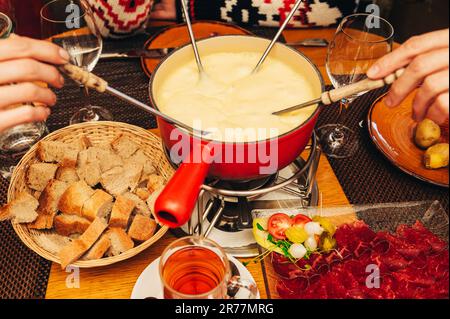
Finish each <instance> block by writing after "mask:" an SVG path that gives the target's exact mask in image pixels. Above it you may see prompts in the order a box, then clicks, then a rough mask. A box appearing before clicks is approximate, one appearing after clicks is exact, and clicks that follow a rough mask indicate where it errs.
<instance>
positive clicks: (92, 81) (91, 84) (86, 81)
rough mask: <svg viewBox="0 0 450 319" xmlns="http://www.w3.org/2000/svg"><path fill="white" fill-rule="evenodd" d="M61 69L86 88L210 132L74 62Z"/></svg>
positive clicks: (196, 131)
mask: <svg viewBox="0 0 450 319" xmlns="http://www.w3.org/2000/svg"><path fill="white" fill-rule="evenodd" d="M59 70H60V71H61V72H63V73H65V74H67V75H68V76H69V77H70V78H71V79H72V80H74V81H75V82H77V83H78V84H82V85H84V86H85V87H86V88H90V89H94V90H96V91H98V92H100V93H109V94H111V95H113V96H115V97H118V98H119V99H121V100H124V101H126V102H129V103H131V104H133V105H134V106H137V107H138V108H140V109H141V110H143V111H145V112H148V113H151V114H153V115H155V116H158V117H160V118H162V119H164V120H165V121H166V122H168V123H170V124H174V125H177V126H179V127H182V128H184V129H186V130H188V131H189V132H195V133H199V134H200V135H202V136H204V135H208V134H210V132H207V131H201V130H195V129H193V128H191V127H190V126H189V125H186V124H184V123H182V122H180V121H178V120H176V119H174V118H172V117H171V116H169V115H166V114H164V113H161V112H160V111H158V110H156V109H154V108H153V107H151V106H149V105H147V104H144V103H142V102H141V101H138V100H136V99H135V98H133V97H131V96H129V95H127V94H125V93H123V92H120V91H118V90H116V89H114V88H112V87H110V86H109V85H108V82H106V81H105V80H104V79H102V78H101V77H99V76H97V75H95V74H93V73H91V72H88V71H85V70H83V69H82V68H79V67H77V66H75V65H73V64H70V63H68V64H65V65H61V66H59Z"/></svg>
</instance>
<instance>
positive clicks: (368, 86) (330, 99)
mask: <svg viewBox="0 0 450 319" xmlns="http://www.w3.org/2000/svg"><path fill="white" fill-rule="evenodd" d="M403 72H405V69H404V68H402V69H399V70H397V71H395V72H394V73H392V74H390V75H388V76H387V77H385V78H384V79H381V80H371V79H364V80H362V81H359V82H356V83H353V84H350V85H347V86H343V87H341V88H338V89H334V90H331V91H327V92H324V93H322V96H321V97H320V98H318V99H315V100H311V101H309V102H306V103H302V104H299V105H295V106H292V107H289V108H287V109H284V110H280V111H277V112H274V113H272V114H273V115H283V114H285V113H289V112H292V111H296V110H300V109H303V108H305V107H308V106H311V105H315V104H319V103H322V104H323V105H330V104H332V103H335V102H338V101H341V100H342V99H345V98H347V97H350V96H353V95H356V94H359V93H362V92H367V91H372V90H376V89H380V88H382V87H384V86H385V85H390V84H392V83H394V81H395V80H397V79H398V78H399V77H400V76H401V75H402V74H403Z"/></svg>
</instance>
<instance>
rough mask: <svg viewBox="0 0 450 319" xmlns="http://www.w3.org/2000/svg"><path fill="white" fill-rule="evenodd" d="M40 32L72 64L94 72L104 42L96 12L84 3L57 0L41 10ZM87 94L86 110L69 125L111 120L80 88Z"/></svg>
mask: <svg viewBox="0 0 450 319" xmlns="http://www.w3.org/2000/svg"><path fill="white" fill-rule="evenodd" d="M41 29H42V30H41V31H42V36H43V38H45V39H48V40H51V41H53V42H54V43H56V44H58V45H59V46H61V47H63V48H64V49H66V50H67V52H68V53H69V55H70V57H71V63H73V64H74V65H76V66H79V67H81V68H83V69H85V70H87V71H89V72H91V71H92V70H93V69H94V67H95V65H96V64H97V62H98V60H99V58H100V54H101V52H102V47H103V41H102V38H101V35H100V32H99V31H98V28H97V26H96V25H95V23H94V18H93V13H92V11H91V9H90V7H89V4H88V3H87V2H86V1H85V0H54V1H51V2H49V3H47V4H46V5H45V6H44V7H42V9H41ZM80 88H81V90H82V92H83V95H84V100H85V101H84V107H83V108H81V109H80V110H79V111H78V112H76V113H75V114H74V115H73V116H72V118H71V119H70V124H76V123H83V122H92V121H111V120H112V119H113V117H112V114H111V113H110V112H109V111H108V110H107V109H105V108H103V107H101V106H93V105H92V104H91V103H90V98H89V91H88V89H87V88H86V87H84V86H80Z"/></svg>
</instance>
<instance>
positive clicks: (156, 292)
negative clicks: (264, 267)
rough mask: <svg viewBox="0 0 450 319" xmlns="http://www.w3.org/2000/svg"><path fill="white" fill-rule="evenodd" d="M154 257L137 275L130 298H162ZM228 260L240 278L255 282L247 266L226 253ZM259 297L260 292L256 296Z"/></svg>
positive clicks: (157, 267) (159, 278) (157, 265)
mask: <svg viewBox="0 0 450 319" xmlns="http://www.w3.org/2000/svg"><path fill="white" fill-rule="evenodd" d="M160 259H161V258H158V259H156V260H155V261H153V262H152V263H151V264H150V265H148V266H147V268H145V269H144V271H143V272H142V273H141V275H140V276H139V278H138V280H137V281H136V283H135V285H134V287H133V292H132V293H131V299H145V298H149V297H150V298H157V299H164V293H163V287H162V283H161V277H160V276H159V260H160ZM228 259H229V260H230V262H232V263H234V264H235V265H236V267H237V268H238V270H239V273H240V274H241V278H242V279H244V280H248V281H252V282H255V280H254V279H253V276H252V275H251V274H250V272H249V271H248V269H247V268H245V266H244V265H243V264H241V263H240V262H239V260H237V259H236V258H234V257H233V256H230V255H228ZM256 298H257V299H260V298H261V297H260V294H259V291H258V295H257V297H256Z"/></svg>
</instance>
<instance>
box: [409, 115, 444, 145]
mask: <svg viewBox="0 0 450 319" xmlns="http://www.w3.org/2000/svg"><path fill="white" fill-rule="evenodd" d="M440 138H441V128H440V127H439V125H437V124H436V123H434V122H433V121H432V120H430V119H425V120H423V121H422V122H420V123H419V124H417V127H416V132H415V136H414V141H415V142H416V145H417V146H418V147H420V148H423V149H427V148H428V147H430V146H432V145H434V144H436V143H438V142H439V139H440Z"/></svg>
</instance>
